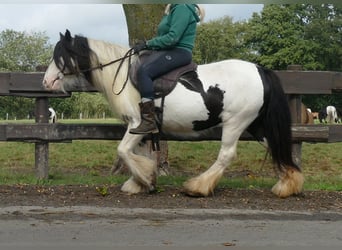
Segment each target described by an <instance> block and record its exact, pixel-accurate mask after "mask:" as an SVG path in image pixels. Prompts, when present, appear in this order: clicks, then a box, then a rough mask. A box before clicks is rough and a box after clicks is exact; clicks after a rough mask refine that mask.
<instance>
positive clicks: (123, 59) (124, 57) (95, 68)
mask: <svg viewBox="0 0 342 250" xmlns="http://www.w3.org/2000/svg"><path fill="white" fill-rule="evenodd" d="M134 54H135V53H134V50H133V48H131V49H129V50H128V51H127V52H126V54H125V55H124V56H123V57H121V58H118V59H115V60H113V61H110V62H108V63H106V64H101V63H100V64H99V65H97V66H95V67H91V68H89V69H83V70H79V73H85V72H90V71H94V70H97V69H100V70H103V68H104V67H107V66H109V65H112V64H114V63H117V62H120V64H119V67H118V69H117V71H116V73H115V77H114V80H113V85H112V92H113V94H115V95H120V94H121V93H122V91H123V90H124V89H125V87H126V85H127V82H128V78H129V68H130V66H131V59H132V56H133V55H134ZM127 58H129V61H128V65H129V66H128V70H127V76H126V80H125V82H124V84H123V86H122V88H121V89H120V91H119V92H117V93H115V92H114V85H115V80H116V78H117V76H118V74H119V71H120V69H121V67H122V64H123V62H124V61H125V59H127ZM70 75H75V73H72V72H70V73H63V70H62V71H60V72H59V73H58V74H57V77H56V79H55V80H54V82H55V81H56V80H59V79H60V80H61V79H63V77H64V76H70Z"/></svg>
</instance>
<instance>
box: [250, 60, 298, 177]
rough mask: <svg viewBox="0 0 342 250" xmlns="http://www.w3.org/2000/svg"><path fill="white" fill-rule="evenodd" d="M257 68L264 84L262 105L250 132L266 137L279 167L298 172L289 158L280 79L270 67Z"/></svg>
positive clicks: (287, 118)
mask: <svg viewBox="0 0 342 250" xmlns="http://www.w3.org/2000/svg"><path fill="white" fill-rule="evenodd" d="M258 70H259V74H260V76H261V79H262V82H263V85H264V105H263V106H262V108H261V110H260V112H259V117H258V118H257V119H256V120H255V122H254V123H253V124H252V126H251V127H250V129H251V130H249V131H250V132H251V133H252V134H254V135H256V136H257V137H258V138H259V139H261V138H262V137H265V138H266V139H267V144H268V147H269V151H270V153H271V156H272V159H273V162H274V163H275V164H276V165H277V167H278V169H279V170H282V166H283V167H285V166H291V167H294V168H296V169H297V170H299V171H300V168H299V167H298V166H297V165H296V164H295V163H294V161H293V158H292V133H291V114H290V109H289V105H288V100H287V97H286V95H285V93H284V91H283V89H282V86H281V84H280V80H279V78H278V77H277V75H276V74H275V73H274V72H273V71H272V70H268V69H264V68H261V67H259V68H258Z"/></svg>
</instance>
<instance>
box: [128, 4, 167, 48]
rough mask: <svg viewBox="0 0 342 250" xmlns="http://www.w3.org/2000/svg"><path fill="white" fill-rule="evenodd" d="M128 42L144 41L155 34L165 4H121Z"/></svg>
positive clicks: (132, 43)
mask: <svg viewBox="0 0 342 250" xmlns="http://www.w3.org/2000/svg"><path fill="white" fill-rule="evenodd" d="M123 9H124V12H125V16H126V22H127V28H128V36H129V44H130V45H131V46H132V45H134V44H135V43H136V42H138V41H144V40H148V39H150V38H152V37H153V36H155V35H156V32H157V27H158V24H159V22H160V19H161V18H162V16H163V13H164V9H165V4H123Z"/></svg>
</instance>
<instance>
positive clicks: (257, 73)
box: [43, 31, 303, 197]
mask: <svg viewBox="0 0 342 250" xmlns="http://www.w3.org/2000/svg"><path fill="white" fill-rule="evenodd" d="M60 35H61V38H60V41H59V42H58V43H57V44H56V46H55V49H54V54H53V61H52V62H51V63H50V65H49V67H48V69H47V71H46V72H45V76H44V80H43V85H44V86H45V88H46V89H49V90H52V91H68V90H72V89H73V88H75V87H78V88H79V87H81V86H82V85H84V84H85V83H87V82H89V83H91V84H93V85H94V86H95V87H96V88H97V89H98V91H100V92H102V93H103V94H104V95H105V97H106V98H107V99H108V101H109V103H110V105H111V108H112V109H113V110H114V112H115V113H116V114H118V115H119V117H120V118H121V119H122V120H124V121H125V122H126V123H127V131H126V133H125V135H124V137H123V138H122V141H121V142H120V144H119V146H118V156H119V157H121V159H123V161H124V162H125V164H126V165H127V166H128V167H129V169H130V172H131V174H132V176H131V177H130V178H129V179H128V180H127V181H126V182H125V183H124V184H123V186H122V187H121V190H122V191H123V192H127V193H130V194H133V193H139V192H146V191H147V192H149V191H153V190H155V188H156V178H157V177H156V172H157V165H156V161H153V160H151V159H149V158H147V157H145V156H143V155H138V154H137V153H136V152H134V151H133V149H134V148H135V147H136V145H137V144H138V143H139V142H140V141H141V140H142V139H143V137H144V135H134V134H130V133H129V132H128V131H129V129H130V128H133V127H136V126H137V125H138V124H139V123H140V112H139V106H138V103H139V102H140V95H139V92H138V91H137V89H136V88H135V86H134V85H133V84H132V81H131V79H130V78H129V77H128V71H129V68H130V65H131V61H130V60H128V59H127V51H128V48H123V47H120V46H118V45H115V44H110V43H106V42H103V41H98V40H93V39H89V38H86V37H81V36H75V37H72V36H71V34H70V32H69V31H66V33H65V34H64V35H62V34H60ZM130 58H131V60H132V62H133V61H135V60H136V59H137V56H136V55H131V56H130ZM193 73H194V74H193V75H196V76H198V78H197V79H195V80H196V81H193V79H190V78H184V77H181V78H182V79H181V78H180V79H179V81H178V83H177V85H176V86H175V88H174V89H173V91H171V93H170V94H168V95H167V96H166V97H165V101H164V102H162V101H161V98H156V99H155V104H156V106H157V107H161V108H162V109H163V114H162V115H163V119H162V124H161V129H162V132H163V133H164V134H169V135H176V136H178V137H180V138H182V139H187V138H193V137H201V138H204V139H205V136H206V135H207V134H208V132H210V131H211V130H212V129H213V128H215V127H221V128H222V139H221V149H220V151H219V154H218V158H217V159H216V161H215V162H214V163H213V164H212V165H211V166H210V167H209V168H208V170H207V171H205V172H204V173H202V174H200V175H199V176H197V177H194V178H192V179H190V180H188V181H187V182H186V183H185V184H184V188H185V192H186V193H187V194H189V195H193V196H208V195H211V194H213V192H214V189H215V187H216V185H217V183H218V181H219V180H220V178H221V176H222V175H223V173H224V170H225V169H226V167H228V166H229V164H230V163H231V162H232V160H233V159H234V158H235V157H236V147H237V143H238V140H239V137H240V136H241V134H242V133H243V132H244V131H245V130H247V131H248V132H250V133H251V134H252V135H253V136H254V137H255V138H256V139H258V140H260V141H263V140H264V139H266V140H267V145H268V147H269V151H270V153H271V155H272V159H273V161H274V164H275V166H276V168H277V170H278V171H277V172H278V173H279V178H280V179H279V181H278V182H277V183H276V184H275V185H274V187H273V188H272V191H273V192H274V193H275V194H276V195H277V196H279V197H287V196H290V195H292V194H298V193H300V192H301V190H302V185H303V176H302V173H301V170H300V168H299V167H298V166H297V165H296V164H295V163H294V162H293V159H292V148H291V144H292V139H291V118H290V112H289V107H288V103H287V98H286V96H285V94H284V92H283V90H282V88H281V85H280V83H279V79H278V78H277V77H276V75H275V74H274V73H273V72H272V71H271V70H267V69H264V68H262V67H259V66H257V65H255V64H253V63H249V62H245V61H241V60H225V61H220V62H215V63H211V64H205V65H199V66H198V68H197V71H194V72H193ZM162 103H164V105H162Z"/></svg>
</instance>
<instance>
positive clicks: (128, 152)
mask: <svg viewBox="0 0 342 250" xmlns="http://www.w3.org/2000/svg"><path fill="white" fill-rule="evenodd" d="M142 138H143V135H133V134H130V133H129V132H128V130H127V131H126V133H125V136H124V137H123V139H122V141H121V142H120V144H119V146H118V156H119V157H121V159H122V160H123V161H124V162H125V164H126V165H127V166H128V168H129V170H130V172H131V174H132V176H131V178H129V179H128V180H127V181H126V182H125V183H124V184H123V186H122V187H121V190H122V191H123V192H126V193H129V194H135V193H140V192H150V191H154V190H155V187H156V178H157V162H156V161H155V160H152V159H150V158H148V157H145V156H142V155H137V154H135V153H134V152H133V149H134V148H135V147H136V146H137V145H138V143H139V142H141V140H142Z"/></svg>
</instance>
